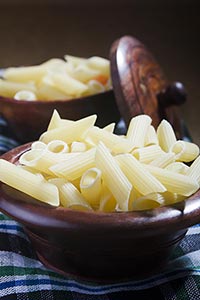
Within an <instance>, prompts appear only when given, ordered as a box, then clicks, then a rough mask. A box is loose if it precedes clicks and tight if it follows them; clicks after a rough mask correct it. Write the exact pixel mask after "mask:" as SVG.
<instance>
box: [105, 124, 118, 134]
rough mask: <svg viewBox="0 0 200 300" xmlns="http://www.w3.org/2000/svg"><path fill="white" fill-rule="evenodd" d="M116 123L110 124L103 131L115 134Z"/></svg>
mask: <svg viewBox="0 0 200 300" xmlns="http://www.w3.org/2000/svg"><path fill="white" fill-rule="evenodd" d="M115 125H116V124H115V123H110V124H108V125H107V126H105V127H104V128H103V130H106V131H108V132H111V133H113V131H114V129H115Z"/></svg>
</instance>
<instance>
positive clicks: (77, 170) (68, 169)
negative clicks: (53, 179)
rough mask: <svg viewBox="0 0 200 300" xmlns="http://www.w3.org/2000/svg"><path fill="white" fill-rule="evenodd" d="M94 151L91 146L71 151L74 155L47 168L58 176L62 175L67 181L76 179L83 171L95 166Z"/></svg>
mask: <svg viewBox="0 0 200 300" xmlns="http://www.w3.org/2000/svg"><path fill="white" fill-rule="evenodd" d="M95 152H96V149H95V148H92V149H90V150H88V151H85V152H80V153H71V154H75V155H74V156H73V157H69V159H66V160H65V161H64V162H60V163H58V164H55V165H53V166H52V167H50V168H49V170H50V171H51V172H52V173H53V174H55V175H57V176H58V177H64V178H66V179H68V180H69V181H71V180H72V181H73V180H76V179H77V178H79V177H81V176H82V174H83V173H84V172H85V171H87V170H88V169H90V168H93V167H94V166H95V164H94V162H95ZM69 154H70V153H69Z"/></svg>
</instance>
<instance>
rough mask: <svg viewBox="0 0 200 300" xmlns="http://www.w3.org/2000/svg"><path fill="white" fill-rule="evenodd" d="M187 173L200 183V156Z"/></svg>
mask: <svg viewBox="0 0 200 300" xmlns="http://www.w3.org/2000/svg"><path fill="white" fill-rule="evenodd" d="M186 175H188V176H189V177H190V178H192V179H194V180H196V181H197V182H198V184H199V185H200V156H199V157H198V158H197V159H196V160H195V161H194V162H193V163H192V164H191V166H190V167H189V169H188V170H187V173H186Z"/></svg>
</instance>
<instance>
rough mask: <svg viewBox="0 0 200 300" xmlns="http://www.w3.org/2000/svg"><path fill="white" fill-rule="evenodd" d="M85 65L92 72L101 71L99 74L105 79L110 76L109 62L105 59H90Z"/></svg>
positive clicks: (97, 57) (95, 57)
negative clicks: (92, 70)
mask: <svg viewBox="0 0 200 300" xmlns="http://www.w3.org/2000/svg"><path fill="white" fill-rule="evenodd" d="M87 65H88V66H89V67H90V68H92V69H94V70H98V71H101V74H103V75H105V76H107V77H109V76H110V62H109V60H107V59H105V58H102V57H99V56H93V57H90V58H88V59H87Z"/></svg>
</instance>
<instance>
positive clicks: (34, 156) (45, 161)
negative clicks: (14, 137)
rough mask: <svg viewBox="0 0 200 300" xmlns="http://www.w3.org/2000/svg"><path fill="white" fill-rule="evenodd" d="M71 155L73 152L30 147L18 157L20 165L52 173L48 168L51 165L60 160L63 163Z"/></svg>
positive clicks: (71, 156)
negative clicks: (30, 148)
mask: <svg viewBox="0 0 200 300" xmlns="http://www.w3.org/2000/svg"><path fill="white" fill-rule="evenodd" d="M73 157H74V153H53V152H50V151H48V150H47V149H32V150H29V151H27V152H25V153H23V154H22V155H21V156H20V158H19V162H20V164H22V165H25V166H29V167H32V168H33V169H36V170H39V171H40V172H44V173H46V174H49V175H52V174H54V173H53V172H52V171H51V170H50V167H51V166H53V165H55V164H57V163H60V162H61V163H63V162H64V161H66V160H70V159H71V158H73Z"/></svg>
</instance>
